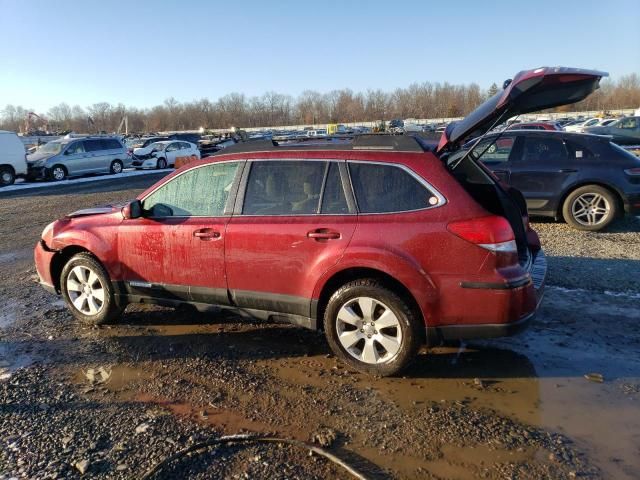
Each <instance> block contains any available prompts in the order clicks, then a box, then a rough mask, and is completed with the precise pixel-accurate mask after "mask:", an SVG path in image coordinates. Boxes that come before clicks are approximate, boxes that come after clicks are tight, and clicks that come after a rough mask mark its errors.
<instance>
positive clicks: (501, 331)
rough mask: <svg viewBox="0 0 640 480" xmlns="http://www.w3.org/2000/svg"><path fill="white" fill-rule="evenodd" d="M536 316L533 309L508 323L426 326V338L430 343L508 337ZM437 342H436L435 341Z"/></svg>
mask: <svg viewBox="0 0 640 480" xmlns="http://www.w3.org/2000/svg"><path fill="white" fill-rule="evenodd" d="M535 316H536V311H535V310H534V311H533V312H531V313H530V314H528V315H526V316H524V317H522V318H520V319H518V320H516V321H515V322H510V323H488V324H483V325H445V326H442V327H428V328H427V338H428V339H430V343H431V342H432V341H434V340H436V339H439V340H469V339H479V338H496V337H509V336H511V335H516V334H518V333H520V332H522V331H523V330H525V329H526V328H527V327H528V326H529V324H530V323H531V321H532V320H533V318H534V317H535ZM436 343H437V342H436Z"/></svg>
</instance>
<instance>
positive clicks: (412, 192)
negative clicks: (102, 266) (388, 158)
mask: <svg viewBox="0 0 640 480" xmlns="http://www.w3.org/2000/svg"><path fill="white" fill-rule="evenodd" d="M349 173H350V175H351V183H352V184H353V189H354V192H355V194H356V201H357V204H358V210H359V211H360V212H361V213H391V212H406V211H411V210H420V209H423V208H428V207H433V206H435V205H437V204H438V203H439V199H438V197H437V196H436V195H434V193H433V192H431V191H430V190H429V189H428V188H427V187H426V186H425V185H424V184H423V183H421V182H420V181H418V179H417V178H415V177H414V176H413V175H411V174H410V173H409V172H407V171H406V170H404V169H403V168H401V167H399V166H395V165H381V164H375V163H358V162H349Z"/></svg>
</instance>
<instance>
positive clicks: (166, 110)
mask: <svg viewBox="0 0 640 480" xmlns="http://www.w3.org/2000/svg"><path fill="white" fill-rule="evenodd" d="M497 91H498V87H497V85H495V84H493V85H492V86H491V87H490V88H489V89H488V90H486V91H483V90H482V89H481V88H480V87H479V86H478V85H477V84H475V83H471V84H469V85H452V84H449V83H430V82H424V83H420V84H418V83H414V84H411V85H409V86H408V87H407V88H398V89H396V90H395V91H393V92H385V91H383V90H379V89H378V90H368V91H366V92H353V91H352V90H350V89H343V90H333V91H331V92H328V93H320V92H317V91H313V90H306V91H304V92H302V94H300V95H299V96H298V97H297V98H294V97H292V96H291V95H285V94H280V93H276V92H267V93H265V94H264V95H262V96H259V97H247V96H246V95H244V94H242V93H230V94H228V95H225V96H223V97H221V98H219V99H218V100H217V101H215V102H213V101H211V100H209V99H207V98H202V99H199V100H193V101H191V102H184V103H181V102H178V101H177V100H176V99H175V98H172V97H171V98H168V99H166V100H165V101H164V103H163V104H162V105H157V106H155V107H152V108H147V109H140V108H135V107H125V105H123V104H121V103H120V104H118V105H112V104H110V103H107V102H101V103H95V104H93V105H90V106H87V107H86V108H83V107H81V106H79V105H75V106H73V107H71V106H70V105H68V104H67V103H61V104H59V105H56V106H55V107H52V108H50V109H49V111H48V112H46V113H45V112H42V113H41V112H36V113H38V115H40V116H41V117H44V118H46V120H47V121H48V127H49V130H57V131H75V132H96V131H106V132H114V131H116V130H117V128H118V126H119V124H120V122H121V120H122V118H123V116H124V115H125V114H126V116H127V117H128V122H129V131H132V132H156V131H166V130H196V129H199V128H201V127H202V128H205V129H215V128H228V127H231V126H238V127H243V128H247V127H261V126H282V125H300V124H322V123H347V122H358V121H378V120H390V119H392V118H444V117H458V116H463V115H466V114H467V113H469V112H470V111H471V110H473V109H474V108H475V107H477V106H478V105H479V104H480V103H481V102H482V101H483V100H485V99H486V98H487V97H488V96H490V95H492V94H493V93H495V92H497ZM638 107H640V77H639V76H638V75H637V74H635V73H633V74H630V75H626V76H623V77H620V78H619V79H618V80H617V81H615V82H614V81H611V80H605V81H603V82H602V84H601V87H600V89H599V90H598V91H596V92H595V93H594V94H593V95H591V96H590V97H588V98H587V99H585V100H584V101H582V102H579V103H578V104H574V105H571V106H566V107H563V108H562V109H559V110H560V111H562V110H564V111H580V110H613V109H621V108H638ZM31 111H33V110H30V109H28V108H24V107H22V106H14V105H6V106H5V108H4V109H3V110H2V111H0V129H5V130H14V131H21V130H23V129H24V121H25V118H26V115H27V114H28V112H31ZM32 127H33V128H40V129H42V128H43V127H44V121H43V120H36V122H35V123H32Z"/></svg>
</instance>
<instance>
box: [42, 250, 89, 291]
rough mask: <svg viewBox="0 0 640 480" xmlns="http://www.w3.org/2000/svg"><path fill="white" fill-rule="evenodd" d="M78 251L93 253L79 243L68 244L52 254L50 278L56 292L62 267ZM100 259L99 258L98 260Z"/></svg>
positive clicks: (58, 289) (58, 288)
mask: <svg viewBox="0 0 640 480" xmlns="http://www.w3.org/2000/svg"><path fill="white" fill-rule="evenodd" d="M78 253H88V254H90V255H92V256H93V254H92V253H91V252H90V251H89V250H87V249H86V248H84V247H81V246H79V245H70V246H68V247H65V248H63V249H62V250H60V251H59V252H58V253H57V254H56V255H54V256H53V259H52V260H51V267H50V268H51V280H53V286H54V287H55V289H56V291H57V292H60V291H61V290H60V275H61V274H62V269H63V268H64V266H65V265H66V264H67V262H68V261H69V260H71V258H72V257H73V256H74V255H77V254H78ZM98 261H100V260H98Z"/></svg>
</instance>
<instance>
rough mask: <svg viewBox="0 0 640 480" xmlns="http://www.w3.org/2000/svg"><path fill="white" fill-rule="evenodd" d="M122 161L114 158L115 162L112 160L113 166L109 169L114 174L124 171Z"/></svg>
mask: <svg viewBox="0 0 640 480" xmlns="http://www.w3.org/2000/svg"><path fill="white" fill-rule="evenodd" d="M122 167H123V165H122V162H121V161H120V160H114V161H113V162H111V168H110V169H109V171H110V172H111V173H112V174H117V173H122Z"/></svg>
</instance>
